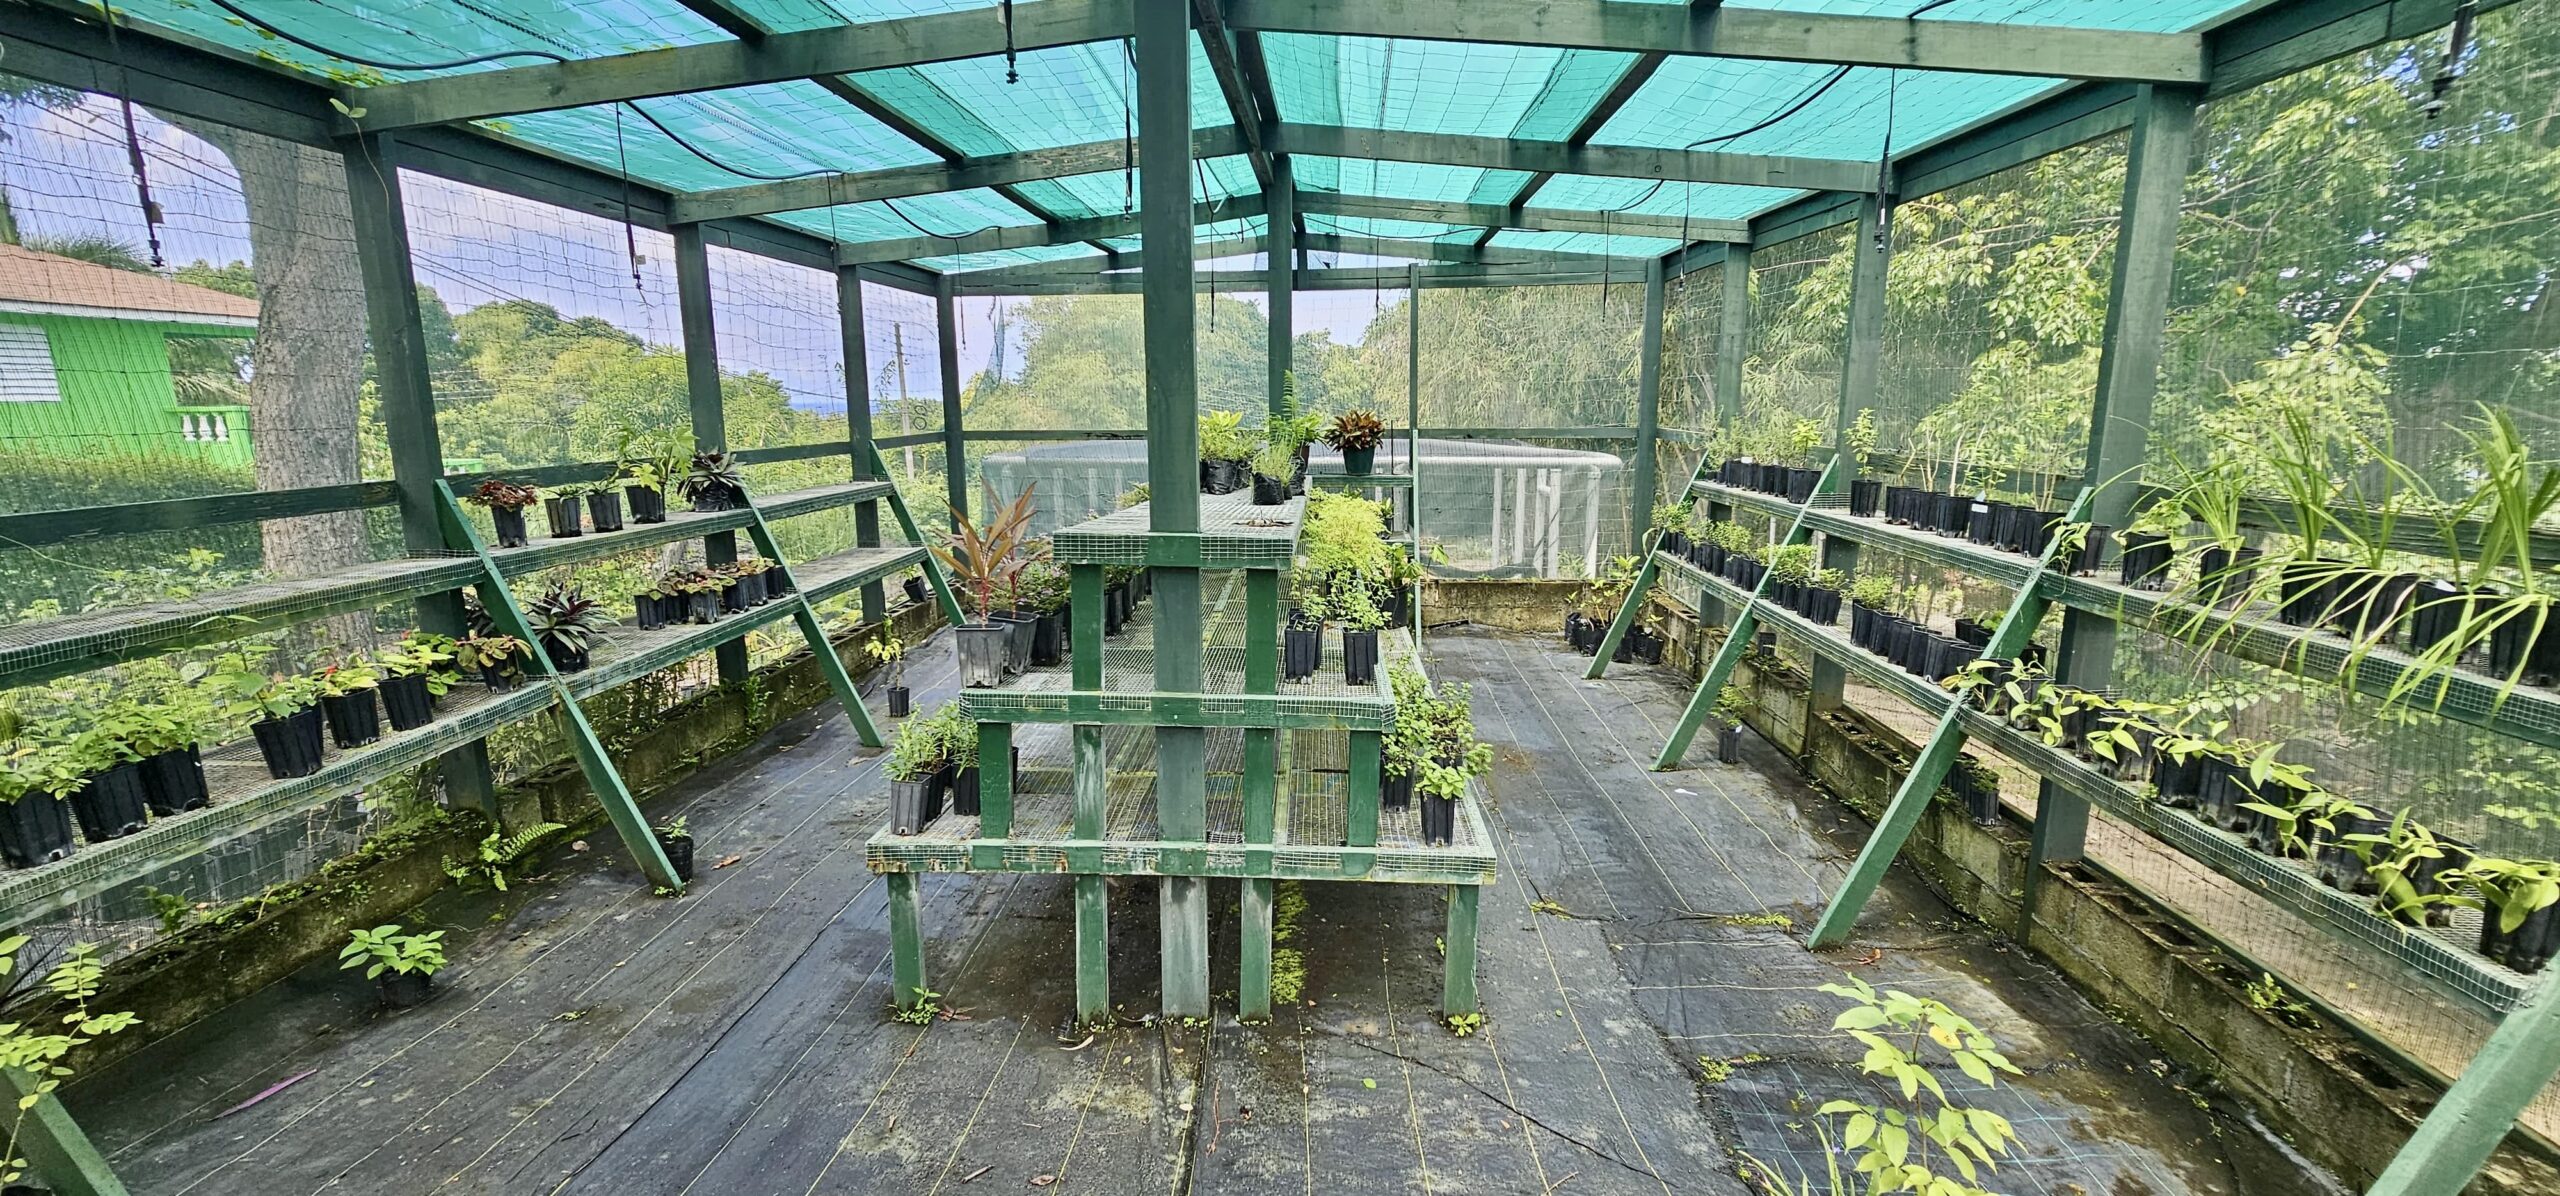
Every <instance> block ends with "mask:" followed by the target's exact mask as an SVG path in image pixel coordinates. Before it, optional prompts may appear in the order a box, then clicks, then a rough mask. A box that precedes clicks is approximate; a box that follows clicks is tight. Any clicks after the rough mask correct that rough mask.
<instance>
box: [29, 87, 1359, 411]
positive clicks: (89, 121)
mask: <svg viewBox="0 0 2560 1196" xmlns="http://www.w3.org/2000/svg"><path fill="white" fill-rule="evenodd" d="M134 117H135V131H136V133H137V135H138V137H139V139H140V141H141V142H142V145H143V147H144V161H145V165H146V167H147V170H148V172H149V175H150V181H151V190H152V198H153V199H154V200H155V201H157V202H158V203H159V205H160V208H161V212H162V217H163V219H162V223H161V225H160V241H161V252H162V257H163V260H164V261H166V262H167V263H168V265H169V266H170V267H173V268H174V267H177V266H182V265H185V264H187V263H190V262H196V261H206V262H212V263H215V264H221V263H226V262H232V261H245V260H247V259H248V258H249V257H250V248H249V235H248V210H247V206H246V204H245V203H244V202H243V201H242V198H241V194H240V187H239V182H238V178H237V176H236V175H235V174H234V173H233V172H232V170H231V166H230V163H229V161H228V159H226V158H225V157H224V156H223V155H222V154H221V152H220V151H218V150H216V149H215V148H214V147H213V146H211V145H210V144H208V143H206V142H204V141H202V140H200V139H198V138H197V137H195V136H194V135H193V134H191V133H188V132H187V131H186V130H184V129H180V128H178V127H177V126H174V125H171V124H168V123H165V122H163V121H161V120H159V119H158V118H157V117H155V116H153V115H152V114H151V113H150V112H148V111H147V110H144V109H139V108H137V109H135V112H134ZM402 185H403V188H404V192H405V196H406V200H407V209H408V216H409V240H410V252H411V257H412V262H413V265H414V268H415V269H416V271H417V275H418V281H419V282H421V283H423V284H425V285H426V286H428V287H430V288H432V289H433V290H434V291H435V292H436V294H437V295H438V296H440V297H441V298H442V299H443V300H444V301H445V304H446V305H447V306H448V307H450V308H452V309H453V310H454V311H455V312H456V313H460V312H462V311H465V310H468V309H470V308H472V307H476V306H479V305H481V304H483V303H488V302H492V301H495V300H500V299H533V300H538V301H540V302H544V303H548V304H550V305H552V306H553V307H555V308H557V309H559V311H560V312H561V314H562V315H564V316H568V317H578V316H597V317H601V318H603V319H606V320H609V321H611V322H612V323H613V324H615V325H616V326H618V327H621V328H623V329H625V330H628V331H630V332H632V333H634V334H636V335H638V336H640V337H642V338H643V339H645V340H648V341H650V342H652V343H656V344H661V345H670V346H672V345H675V344H677V343H679V342H680V341H681V339H682V334H681V332H680V322H679V318H678V315H677V302H676V290H675V274H674V252H675V250H674V242H673V240H672V239H671V238H669V237H668V236H667V235H666V234H664V233H659V232H652V231H650V230H648V229H634V230H630V231H629V232H628V234H627V235H626V230H625V228H624V226H623V225H622V224H620V223H619V222H616V221H611V220H606V219H602V218H598V217H594V216H590V215H586V214H584V213H579V212H570V211H566V210H563V209H559V208H553V207H549V206H547V205H544V204H539V203H535V202H533V201H531V200H524V199H518V198H515V197H513V196H507V195H502V194H499V193H497V192H492V191H486V190H482V189H480V188H476V187H471V186H468V185H465V184H461V183H454V182H448V181H446V180H443V179H437V178H433V177H430V176H425V175H420V174H416V173H404V174H403V176H402ZM0 190H4V191H5V192H6V194H7V196H8V200H9V204H10V207H11V209H12V211H13V212H14V213H15V215H16V218H17V221H18V227H19V233H20V235H21V237H22V238H28V239H34V238H45V237H78V236H110V237H114V238H117V239H119V240H122V241H125V242H127V243H129V244H131V245H132V246H134V247H135V248H136V249H137V250H140V249H144V248H145V237H146V235H147V233H148V228H147V226H146V225H145V223H144V221H143V218H142V208H141V204H140V202H139V199H138V196H137V194H136V189H135V186H134V181H133V177H132V173H131V170H130V169H129V167H128V165H127V162H126V153H125V146H124V130H123V119H122V113H121V111H120V109H119V106H118V105H117V104H115V102H114V101H112V100H110V99H108V98H106V97H103V96H97V95H89V96H85V97H84V99H83V102H82V103H81V104H79V105H77V106H75V107H71V108H68V109H61V110H49V109H45V108H41V107H38V106H36V105H33V104H27V103H10V104H0ZM635 252H636V254H637V256H638V259H639V260H638V262H637V263H636V264H635V263H634V261H633V260H632V258H633V255H634V253H635ZM710 256H711V279H712V304H713V313H714V327H715V329H716V330H717V334H718V339H719V350H720V358H721V364H722V366H723V367H724V368H727V369H730V370H733V371H745V370H762V371H763V372H765V373H767V374H770V375H772V376H773V377H774V378H775V379H776V380H777V381H779V382H780V383H781V384H782V386H783V388H784V390H785V391H787V392H788V393H789V394H790V395H791V401H792V403H793V405H795V406H799V407H803V408H806V409H808V410H812V411H820V412H826V413H830V414H832V413H837V412H841V411H842V410H843V409H844V383H843V369H844V354H843V350H842V345H841V344H840V342H839V333H838V328H837V323H836V302H835V283H834V280H833V279H832V278H831V277H829V276H828V274H827V273H826V272H824V271H819V270H812V269H808V268H806V267H802V266H794V265H790V264H787V263H783V262H776V261H772V260H770V259H767V258H761V257H756V256H754V255H752V254H745V253H738V252H735V251H731V250H726V249H722V248H719V247H716V246H715V247H713V248H712V249H711V251H710ZM1331 256H1332V255H1327V257H1326V259H1325V260H1326V264H1333V263H1332V262H1331ZM1366 261H1367V259H1355V258H1351V257H1345V258H1344V259H1343V260H1342V262H1341V263H1340V264H1344V265H1355V264H1363V263H1365V262H1366ZM1257 263H1258V258H1255V259H1226V260H1222V261H1221V262H1220V263H1218V265H1220V266H1221V267H1223V268H1228V269H1235V270H1238V271H1239V272H1241V271H1243V270H1244V269H1247V268H1250V267H1253V266H1255V265H1256V264H1257ZM635 275H636V278H635ZM1221 293H1222V294H1227V295H1228V296H1229V297H1231V298H1235V299H1240V300H1243V301H1245V302H1247V303H1251V304H1253V305H1254V306H1256V307H1257V308H1259V307H1262V306H1263V296H1262V295H1261V294H1260V293H1258V292H1244V293H1230V292H1221ZM1392 301H1393V293H1392V292H1390V293H1388V294H1386V295H1372V294H1370V293H1368V292H1343V291H1324V292H1310V293H1304V294H1301V295H1299V296H1298V299H1297V305H1296V310H1297V320H1298V330H1299V332H1300V333H1301V334H1304V333H1307V332H1311V331H1314V330H1317V329H1323V330H1325V331H1327V332H1329V333H1331V334H1332V337H1333V339H1334V340H1335V341H1337V342H1342V343H1347V344H1357V343H1359V341H1360V339H1361V337H1362V334H1363V333H1364V332H1365V331H1366V329H1367V327H1368V324H1369V321H1370V319H1371V317H1372V316H1373V315H1374V314H1375V313H1376V311H1377V309H1378V307H1379V306H1380V305H1381V304H1383V303H1386V302H1392ZM1022 302H1023V301H1022V300H1018V299H994V298H985V297H967V298H963V299H961V300H960V301H959V310H958V312H957V313H956V317H955V322H956V330H957V333H958V336H957V339H958V341H959V358H960V372H961V377H962V378H963V379H967V378H971V377H975V376H976V375H978V374H979V373H981V372H983V371H984V370H985V369H986V368H987V366H988V358H989V356H990V353H991V351H992V348H993V344H994V340H995V336H994V331H995V325H996V321H997V317H998V314H999V309H1000V307H1001V308H1018V307H1019V306H1020V305H1021V303H1022ZM864 306H865V310H866V314H867V320H866V324H867V333H868V341H869V353H870V358H871V362H872V366H873V369H874V371H875V375H876V376H875V380H874V381H875V385H874V387H873V391H872V393H873V396H874V398H875V399H885V398H894V397H895V396H896V395H897V394H898V393H899V388H898V383H897V380H896V376H895V375H896V371H895V370H894V368H893V363H894V361H895V359H896V356H897V353H898V351H899V350H901V349H903V351H904V355H905V364H906V371H905V373H906V378H905V382H906V393H907V394H909V395H913V396H922V397H939V396H940V394H941V390H942V387H941V371H940V368H939V366H938V365H937V363H936V361H935V357H934V353H935V349H934V343H933V341H934V319H933V304H932V301H931V300H929V299H927V298H925V297H923V296H919V295H914V294H910V293H907V292H903V291H898V290H893V289H890V288H886V287H880V286H877V285H869V286H866V288H865V292H864ZM350 318H361V313H350ZM1022 348H1023V345H1022V343H1021V341H1020V340H1019V339H1018V338H1016V339H1015V340H1014V343H1013V344H1012V345H1011V347H1010V351H1009V352H1008V353H1007V358H1008V360H1007V362H1006V363H1005V370H1006V372H1007V373H1008V374H1013V373H1016V372H1018V371H1019V370H1020V368H1021V351H1022Z"/></svg>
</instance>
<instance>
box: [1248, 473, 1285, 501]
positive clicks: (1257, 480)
mask: <svg viewBox="0 0 2560 1196" xmlns="http://www.w3.org/2000/svg"><path fill="white" fill-rule="evenodd" d="M1287 501H1289V480H1288V479H1287V478H1266V477H1264V476H1262V475H1261V474H1258V473H1257V474H1255V475H1253V505H1255V506H1257V507H1276V506H1279V505H1280V504H1282V503H1284V502H1287Z"/></svg>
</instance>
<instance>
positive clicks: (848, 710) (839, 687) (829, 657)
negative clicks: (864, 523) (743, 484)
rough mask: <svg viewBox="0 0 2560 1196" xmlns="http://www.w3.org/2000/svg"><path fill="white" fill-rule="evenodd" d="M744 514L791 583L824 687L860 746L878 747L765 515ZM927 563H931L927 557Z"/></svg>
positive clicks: (795, 611) (759, 546)
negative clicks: (833, 693) (830, 691)
mask: <svg viewBox="0 0 2560 1196" xmlns="http://www.w3.org/2000/svg"><path fill="white" fill-rule="evenodd" d="M747 510H748V512H749V514H750V515H751V516H752V518H753V522H751V523H749V524H748V525H747V537H748V538H749V539H751V540H754V541H755V545H756V551H757V552H760V553H763V554H764V556H765V559H767V560H770V561H772V562H773V566H774V568H776V569H779V570H781V571H782V576H783V579H784V580H785V581H788V582H790V583H791V618H792V621H793V622H796V623H798V624H799V625H800V635H801V638H803V639H806V640H808V641H809V651H810V653H811V654H813V655H815V656H816V657H817V658H818V671H819V672H821V673H824V674H825V675H826V678H827V687H828V688H830V689H833V690H835V691H836V701H838V702H840V703H842V704H843V705H844V712H845V716H846V717H848V718H850V719H852V720H853V733H854V735H856V736H857V737H859V738H860V739H861V740H862V746H864V747H869V748H876V747H879V746H880V728H879V727H877V726H875V725H873V723H872V721H871V710H870V708H869V707H867V706H864V705H863V704H862V691H860V690H858V689H855V688H854V685H853V675H852V674H850V673H847V672H845V671H844V660H843V659H842V658H841V657H838V656H837V655H836V650H835V645H834V644H831V643H828V642H827V628H826V624H824V623H821V622H819V621H818V608H816V607H814V606H811V605H809V594H808V592H807V591H805V590H803V589H801V588H800V579H799V578H798V577H795V576H793V575H792V573H791V563H790V562H789V561H786V560H784V559H783V558H782V548H781V546H780V545H778V544H776V543H775V542H774V539H773V528H772V526H771V525H769V524H767V523H766V522H765V521H764V512H763V511H761V510H758V509H756V505H755V501H754V500H753V499H749V500H748V502H747ZM926 559H927V560H930V559H932V558H931V556H930V554H928V555H927V557H926Z"/></svg>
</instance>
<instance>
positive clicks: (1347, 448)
mask: <svg viewBox="0 0 2560 1196" xmlns="http://www.w3.org/2000/svg"><path fill="white" fill-rule="evenodd" d="M1386 438H1387V423H1386V421H1385V420H1383V419H1380V418H1378V413H1377V412H1375V411H1371V410H1369V409H1368V408H1366V407H1354V408H1352V409H1350V410H1349V411H1345V412H1343V413H1342V414H1340V415H1337V416H1334V417H1333V422H1332V423H1331V424H1328V425H1326V427H1325V430H1324V442H1325V443H1326V444H1329V445H1331V446H1333V447H1334V448H1335V449H1337V450H1339V451H1340V452H1341V453H1342V472H1344V473H1347V474H1350V475H1352V476H1354V477H1360V476H1365V475H1366V474H1368V473H1369V472H1370V471H1371V470H1374V469H1376V468H1377V464H1378V442H1380V441H1382V440H1385V439H1386Z"/></svg>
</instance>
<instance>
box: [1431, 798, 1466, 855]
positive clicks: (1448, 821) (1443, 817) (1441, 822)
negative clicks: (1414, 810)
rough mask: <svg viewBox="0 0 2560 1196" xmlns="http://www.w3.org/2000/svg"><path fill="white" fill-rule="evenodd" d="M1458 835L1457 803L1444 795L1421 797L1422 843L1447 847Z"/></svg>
mask: <svg viewBox="0 0 2560 1196" xmlns="http://www.w3.org/2000/svg"><path fill="white" fill-rule="evenodd" d="M1457 837H1458V803H1457V802H1455V801H1452V800H1450V799H1448V798H1445V797H1432V796H1430V795H1429V794H1425V795H1423V798H1422V843H1423V845H1424V846H1426V847H1447V846H1448V845H1449V844H1450V842H1451V841H1452V840H1454V839H1456V838H1457Z"/></svg>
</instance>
